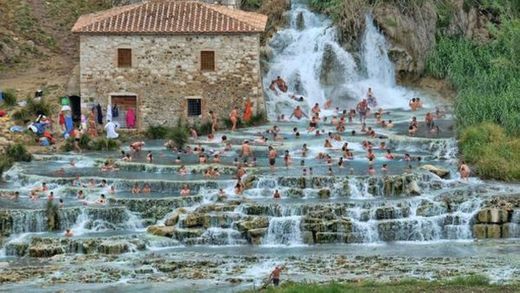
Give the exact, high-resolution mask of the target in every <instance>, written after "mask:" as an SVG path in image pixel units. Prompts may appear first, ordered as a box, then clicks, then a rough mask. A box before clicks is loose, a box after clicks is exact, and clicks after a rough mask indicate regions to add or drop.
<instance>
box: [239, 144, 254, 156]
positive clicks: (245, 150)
mask: <svg viewBox="0 0 520 293" xmlns="http://www.w3.org/2000/svg"><path fill="white" fill-rule="evenodd" d="M251 155H252V152H251V146H250V145H249V141H247V140H244V142H243V143H242V150H241V153H240V157H246V158H247V157H250V156H251Z"/></svg>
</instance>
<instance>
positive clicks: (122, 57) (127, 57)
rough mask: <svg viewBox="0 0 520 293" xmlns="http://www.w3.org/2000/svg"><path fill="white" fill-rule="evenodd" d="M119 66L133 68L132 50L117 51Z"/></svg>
mask: <svg viewBox="0 0 520 293" xmlns="http://www.w3.org/2000/svg"><path fill="white" fill-rule="evenodd" d="M117 66H118V67H132V49H117Z"/></svg>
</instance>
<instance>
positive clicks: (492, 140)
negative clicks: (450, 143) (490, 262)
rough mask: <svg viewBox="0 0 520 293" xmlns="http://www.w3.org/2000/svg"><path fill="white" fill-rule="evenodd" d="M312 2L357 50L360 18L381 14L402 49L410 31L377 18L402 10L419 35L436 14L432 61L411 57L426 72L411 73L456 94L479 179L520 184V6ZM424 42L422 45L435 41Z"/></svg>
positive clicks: (462, 133)
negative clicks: (401, 32) (435, 81)
mask: <svg viewBox="0 0 520 293" xmlns="http://www.w3.org/2000/svg"><path fill="white" fill-rule="evenodd" d="M310 3H311V6H312V7H313V8H315V9H317V10H319V11H322V12H325V13H328V14H329V15H330V16H331V17H332V19H333V21H334V22H335V23H336V24H337V25H338V26H340V29H341V30H342V31H346V32H347V35H350V36H351V37H350V38H348V39H345V40H343V41H344V42H345V43H346V44H345V46H346V47H352V46H353V45H352V42H354V43H355V42H356V41H357V40H356V34H359V32H360V31H362V27H363V25H364V24H363V20H362V17H359V15H360V14H361V15H362V14H363V13H367V12H371V11H373V12H374V13H376V15H375V16H376V22H378V21H379V22H378V25H380V26H381V29H382V30H383V32H384V33H386V34H390V36H388V38H389V39H390V41H391V42H392V41H393V42H397V43H398V42H400V41H402V39H403V37H402V36H400V35H399V34H398V33H395V30H396V29H402V27H400V25H401V26H403V24H402V23H389V22H388V18H385V17H380V18H379V19H378V18H377V16H378V14H377V12H378V11H383V12H393V13H395V11H398V15H395V18H396V19H398V20H400V21H401V20H411V21H415V22H416V23H417V27H418V30H417V31H420V28H421V27H422V26H427V25H428V24H424V23H423V22H421V20H420V18H421V17H420V16H421V15H422V13H424V12H428V11H430V10H431V9H434V11H435V15H436V16H437V19H436V22H435V30H434V31H432V32H431V33H432V34H434V37H432V38H431V39H432V43H431V45H430V47H429V48H427V47H425V48H426V49H427V51H426V53H427V54H422V55H421V54H416V55H413V54H411V57H412V58H424V59H425V60H414V62H415V63H421V62H424V63H425V67H424V69H423V70H421V69H422V68H419V69H418V68H413V69H412V70H410V71H411V72H412V73H415V75H417V76H421V75H422V76H432V77H434V78H436V79H442V80H447V81H449V82H450V83H451V84H452V85H453V86H454V88H455V89H456V90H457V97H456V99H455V115H456V119H457V125H458V128H457V129H458V135H459V138H460V151H461V158H462V159H463V160H466V161H467V162H469V163H470V164H471V165H473V166H475V170H476V172H477V174H478V175H480V176H482V177H484V178H493V179H501V180H511V181H518V180H520V156H519V155H518V154H519V153H520V152H519V150H520V96H519V93H518V90H519V89H520V62H519V60H520V20H519V18H518V16H519V11H520V1H517V0H504V1H492V0H417V1H416V0H385V1H383V0H310ZM381 7H384V8H381ZM392 8H393V9H392ZM427 31H428V30H427V29H424V30H423V31H422V32H427ZM412 34H413V33H412ZM400 37H401V38H400ZM421 37H422V39H421V38H419V40H420V41H422V42H419V43H424V42H427V41H429V40H430V38H424V36H421ZM410 39H413V38H410ZM405 42H406V40H405ZM398 45H399V46H401V47H404V48H405V49H408V50H409V51H411V52H414V48H413V46H418V45H417V43H413V42H412V41H409V42H408V43H405V44H398ZM392 46H395V44H392ZM407 46H408V47H410V46H411V47H412V48H411V49H410V48H407ZM425 48H420V49H423V50H424V49H425ZM390 49H391V50H392V48H390ZM415 51H420V50H419V49H417V50H415ZM421 56H423V57H421ZM391 57H392V56H391ZM406 57H410V55H409V56H406ZM397 61H398V60H397ZM414 70H415V71H414Z"/></svg>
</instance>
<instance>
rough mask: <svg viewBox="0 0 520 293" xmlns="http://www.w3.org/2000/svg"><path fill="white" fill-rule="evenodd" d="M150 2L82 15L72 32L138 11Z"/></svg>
mask: <svg viewBox="0 0 520 293" xmlns="http://www.w3.org/2000/svg"><path fill="white" fill-rule="evenodd" d="M148 1H149V0H148ZM148 1H142V2H139V3H133V4H128V5H122V6H114V7H112V8H109V9H107V10H101V11H98V12H93V13H88V14H84V15H81V16H80V17H79V18H78V21H76V23H75V24H74V26H72V29H71V30H72V31H73V32H74V31H76V30H81V29H82V28H83V27H85V26H88V25H92V24H94V23H96V22H100V21H103V20H105V19H107V18H110V17H114V16H116V15H118V14H121V13H125V12H128V11H131V10H133V9H137V8H139V7H141V6H143V5H144V4H146V3H147V2H148ZM111 12H112V13H111ZM116 12H117V13H116ZM82 18H83V19H85V23H82V22H80V20H82ZM87 18H88V19H87Z"/></svg>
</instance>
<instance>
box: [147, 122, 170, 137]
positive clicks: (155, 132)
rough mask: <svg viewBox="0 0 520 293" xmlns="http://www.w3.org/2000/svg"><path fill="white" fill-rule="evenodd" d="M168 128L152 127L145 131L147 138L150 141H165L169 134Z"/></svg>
mask: <svg viewBox="0 0 520 293" xmlns="http://www.w3.org/2000/svg"><path fill="white" fill-rule="evenodd" d="M168 130H169V129H168V127H164V126H160V125H159V126H150V127H148V129H147V130H146V131H145V136H146V137H147V138H149V139H164V138H166V135H167V134H168Z"/></svg>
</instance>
